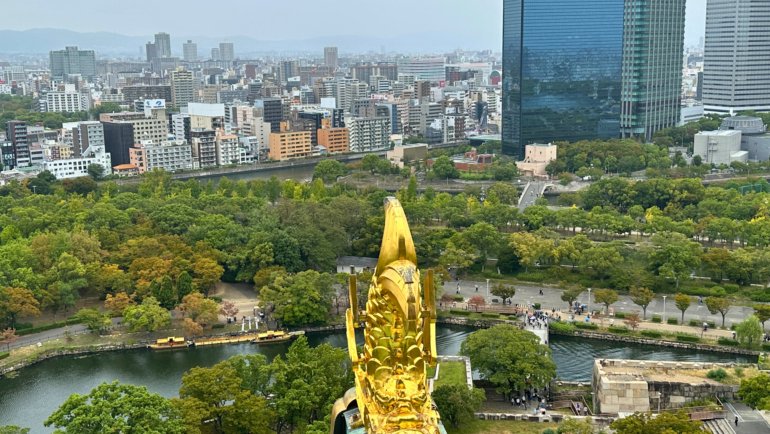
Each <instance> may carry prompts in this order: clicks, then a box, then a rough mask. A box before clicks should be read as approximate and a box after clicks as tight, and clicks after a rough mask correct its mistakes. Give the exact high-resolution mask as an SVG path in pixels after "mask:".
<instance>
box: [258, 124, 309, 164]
mask: <svg viewBox="0 0 770 434" xmlns="http://www.w3.org/2000/svg"><path fill="white" fill-rule="evenodd" d="M312 153H313V144H312V142H311V135H310V131H281V132H278V133H270V152H269V153H268V157H269V158H270V159H271V160H275V161H281V160H288V159H291V158H305V157H309V156H311V155H312Z"/></svg>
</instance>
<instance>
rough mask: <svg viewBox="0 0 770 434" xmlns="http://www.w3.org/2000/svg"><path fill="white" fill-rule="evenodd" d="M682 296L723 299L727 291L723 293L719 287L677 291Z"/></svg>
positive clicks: (683, 288)
mask: <svg viewBox="0 0 770 434" xmlns="http://www.w3.org/2000/svg"><path fill="white" fill-rule="evenodd" d="M679 290H680V292H681V293H682V294H687V295H696V296H702V297H724V296H725V295H727V291H725V289H724V288H722V287H720V286H713V287H711V288H703V287H695V288H685V287H682V288H680V289H679Z"/></svg>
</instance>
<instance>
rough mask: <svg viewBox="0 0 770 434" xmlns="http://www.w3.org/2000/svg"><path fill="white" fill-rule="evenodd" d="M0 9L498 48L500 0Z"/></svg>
mask: <svg viewBox="0 0 770 434" xmlns="http://www.w3.org/2000/svg"><path fill="white" fill-rule="evenodd" d="M575 1H578V0H575ZM705 4H706V0H687V9H688V12H687V17H688V22H687V32H686V36H685V42H686V43H687V44H694V43H697V42H698V40H699V38H700V36H702V34H703V29H704V22H705ZM60 5H61V6H60ZM220 8H221V9H220ZM2 10H3V15H4V16H5V19H4V20H3V22H2V25H0V28H2V29H6V30H26V29H30V28H41V27H48V28H65V29H68V30H75V31H82V32H90V31H109V32H115V33H122V34H126V35H132V36H148V38H149V36H150V35H152V34H153V33H156V32H158V31H166V32H169V33H171V34H172V37H175V35H177V36H179V37H182V36H211V37H215V36H222V37H226V36H236V35H244V36H251V37H254V38H256V39H261V40H295V39H311V38H316V37H329V36H368V37H389V36H407V35H410V34H421V35H425V34H426V33H431V34H435V35H436V38H437V39H442V40H454V39H456V40H457V41H458V46H467V45H468V44H469V43H471V42H472V43H473V45H479V46H477V47H475V48H487V47H488V48H492V49H495V50H496V51H497V50H499V49H500V48H499V46H500V44H501V42H500V36H501V33H502V29H501V25H502V23H501V13H502V0H387V1H382V0H377V1H373V0H326V1H323V2H319V1H318V0H293V1H289V2H284V1H273V0H248V1H235V2H216V1H215V2H212V1H211V0H131V1H128V2H115V1H110V0H108V1H105V0H67V1H66V2H61V3H59V2H58V1H57V2H52V1H51V0H2ZM175 39H176V37H175ZM175 42H176V41H175ZM372 48H373V49H377V48H378V47H372Z"/></svg>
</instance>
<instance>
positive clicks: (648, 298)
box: [629, 286, 655, 319]
mask: <svg viewBox="0 0 770 434" xmlns="http://www.w3.org/2000/svg"><path fill="white" fill-rule="evenodd" d="M629 295H631V301H632V302H633V303H634V304H635V305H637V306H639V307H641V308H642V312H643V313H644V315H643V317H642V318H643V319H647V306H649V305H650V303H652V300H654V299H655V293H654V292H652V290H651V289H650V288H645V287H639V286H634V287H632V288H631V291H630V292H629Z"/></svg>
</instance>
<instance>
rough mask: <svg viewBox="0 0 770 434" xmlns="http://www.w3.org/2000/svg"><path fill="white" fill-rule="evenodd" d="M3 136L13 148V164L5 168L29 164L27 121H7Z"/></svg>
mask: <svg viewBox="0 0 770 434" xmlns="http://www.w3.org/2000/svg"><path fill="white" fill-rule="evenodd" d="M5 137H6V138H7V139H8V140H10V141H11V147H12V149H13V164H12V165H11V167H5V169H12V168H14V167H27V166H29V165H30V161H31V160H30V156H29V142H28V140H27V123H26V122H24V121H8V123H7V124H6V129H5Z"/></svg>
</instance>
